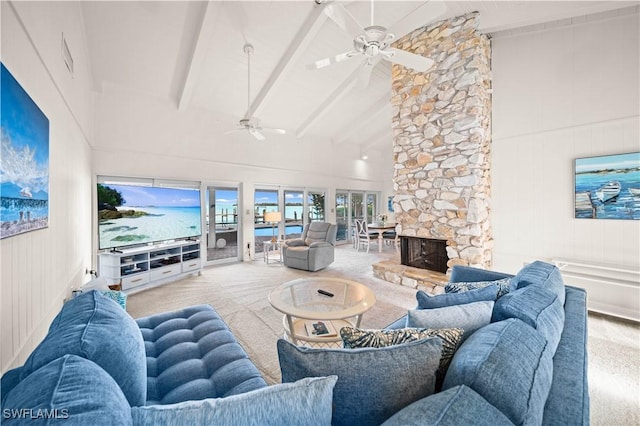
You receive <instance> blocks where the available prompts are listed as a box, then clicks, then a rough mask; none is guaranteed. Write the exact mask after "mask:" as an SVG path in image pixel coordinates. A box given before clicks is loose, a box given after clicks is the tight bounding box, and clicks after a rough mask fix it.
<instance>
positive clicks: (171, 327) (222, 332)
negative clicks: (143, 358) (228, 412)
mask: <svg viewBox="0 0 640 426" xmlns="http://www.w3.org/2000/svg"><path fill="white" fill-rule="evenodd" d="M136 321H137V323H138V325H139V327H140V330H141V331H142V335H143V337H144V346H145V350H146V354H147V370H148V373H147V375H148V390H147V392H148V398H147V399H148V402H147V405H150V404H172V403H176V402H181V401H187V400H190V399H204V398H220V397H225V396H229V395H235V394H239V393H243V392H247V391H250V390H254V389H259V388H262V387H265V386H266V385H267V384H266V383H265V381H264V379H263V378H262V376H261V375H260V372H259V371H258V369H257V368H256V367H255V365H254V364H253V363H252V362H251V361H250V360H249V357H248V356H247V353H246V352H245V351H244V349H242V347H241V346H240V344H238V342H237V340H236V338H235V337H234V335H233V334H232V333H231V331H230V330H229V328H228V327H227V325H226V324H225V322H224V321H223V320H222V318H220V316H219V315H218V313H217V312H216V311H215V310H214V309H213V308H212V307H211V306H209V305H198V306H190V307H187V308H184V309H181V310H178V311H173V312H165V313H162V314H157V315H152V316H149V317H145V318H139V319H137V320H136Z"/></svg>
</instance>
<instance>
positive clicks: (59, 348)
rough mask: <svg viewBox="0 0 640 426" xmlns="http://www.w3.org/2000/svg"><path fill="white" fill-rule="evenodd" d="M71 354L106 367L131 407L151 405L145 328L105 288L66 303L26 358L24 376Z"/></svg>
mask: <svg viewBox="0 0 640 426" xmlns="http://www.w3.org/2000/svg"><path fill="white" fill-rule="evenodd" d="M66 354H74V355H78V356H81V357H83V358H86V359H89V360H91V361H93V362H95V363H96V364H98V365H99V366H100V367H102V368H103V369H104V370H105V371H106V372H107V373H109V375H110V376H111V377H113V378H114V380H115V381H116V382H117V383H118V385H119V386H120V389H122V392H123V393H124V395H125V396H126V397H127V400H128V401H129V404H130V405H131V406H136V405H144V404H145V402H146V400H147V359H146V352H145V347H144V342H143V339H142V333H141V332H140V328H139V327H138V325H137V324H136V322H135V321H134V319H133V318H131V316H129V314H127V313H126V312H125V311H124V309H122V307H121V306H120V305H118V304H117V303H116V302H114V301H113V300H111V299H108V298H106V297H104V296H103V295H102V294H101V293H100V291H98V290H91V291H88V292H83V293H82V294H81V295H80V296H78V297H75V298H73V299H71V300H69V301H68V302H67V303H65V304H64V306H63V307H62V310H61V311H60V312H59V313H58V315H57V316H56V317H55V318H54V320H53V322H52V323H51V326H50V327H49V332H48V333H47V336H46V337H45V338H44V340H43V341H42V342H40V344H39V345H38V346H37V347H36V348H35V349H34V350H33V352H31V355H29V358H27V360H26V361H25V363H24V365H23V367H22V369H21V372H20V377H21V379H23V380H24V378H25V377H27V376H28V375H29V374H31V373H32V372H34V371H36V370H37V369H39V368H40V367H42V366H43V365H45V364H47V363H49V362H51V361H53V360H54V359H56V358H59V357H61V356H63V355H66Z"/></svg>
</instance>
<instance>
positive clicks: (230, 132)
mask: <svg viewBox="0 0 640 426" xmlns="http://www.w3.org/2000/svg"><path fill="white" fill-rule="evenodd" d="M243 130H244V129H232V130H227V131H226V132H224V134H225V135H230V134H233V133H238V132H241V131H243Z"/></svg>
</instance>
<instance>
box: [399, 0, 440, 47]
mask: <svg viewBox="0 0 640 426" xmlns="http://www.w3.org/2000/svg"><path fill="white" fill-rule="evenodd" d="M446 12H447V5H446V4H445V2H444V0H431V1H426V2H424V3H422V4H421V5H420V6H418V7H417V8H415V9H414V10H413V11H411V12H410V13H409V14H407V15H405V17H404V18H401V19H400V20H399V21H398V22H396V23H395V24H393V25H392V26H391V27H390V28H389V32H391V33H393V34H395V35H396V40H397V39H399V38H402V37H404V36H405V35H406V34H408V33H410V32H411V31H413V30H416V29H418V28H421V27H424V26H425V25H429V24H431V23H432V22H435V21H436V20H437V19H438V18H440V17H441V16H443V15H444V14H445V13H446Z"/></svg>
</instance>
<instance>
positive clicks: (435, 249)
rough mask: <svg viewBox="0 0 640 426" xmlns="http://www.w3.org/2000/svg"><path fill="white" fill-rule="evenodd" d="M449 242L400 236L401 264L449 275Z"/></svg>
mask: <svg viewBox="0 0 640 426" xmlns="http://www.w3.org/2000/svg"><path fill="white" fill-rule="evenodd" d="M448 261H449V256H448V255H447V241H446V240H437V239H433V238H419V237H403V236H400V263H402V264H403V265H406V266H413V267H414V268H420V269H428V270H430V271H436V272H442V273H443V274H446V273H447V268H448V267H447V262H448Z"/></svg>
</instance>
